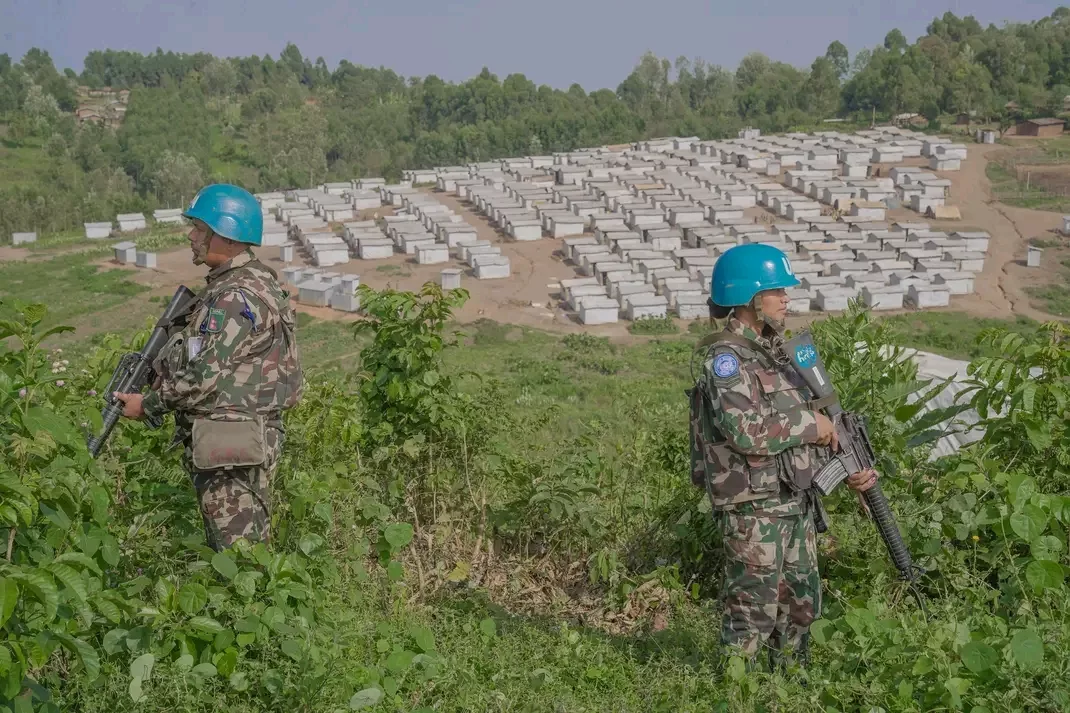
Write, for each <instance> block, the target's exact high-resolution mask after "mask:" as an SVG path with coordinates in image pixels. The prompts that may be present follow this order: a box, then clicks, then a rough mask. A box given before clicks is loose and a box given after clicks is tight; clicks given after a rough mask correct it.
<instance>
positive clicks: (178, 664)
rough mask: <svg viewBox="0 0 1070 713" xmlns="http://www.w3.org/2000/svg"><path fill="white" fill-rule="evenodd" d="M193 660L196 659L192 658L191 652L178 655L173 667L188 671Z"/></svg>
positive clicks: (191, 666)
mask: <svg viewBox="0 0 1070 713" xmlns="http://www.w3.org/2000/svg"><path fill="white" fill-rule="evenodd" d="M195 661H196V659H194V658H193V655H192V654H182V655H181V656H179V657H178V660H177V661H175V668H176V669H178V670H179V671H189V670H190V669H191V668H193V663H194V662H195Z"/></svg>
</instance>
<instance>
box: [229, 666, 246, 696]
mask: <svg viewBox="0 0 1070 713" xmlns="http://www.w3.org/2000/svg"><path fill="white" fill-rule="evenodd" d="M227 681H228V682H229V683H230V687H231V688H233V689H234V690H235V691H239V692H241V691H247V690H249V678H248V676H247V675H246V674H245V673H244V672H242V671H238V672H236V673H232V674H230V678H228V679H227Z"/></svg>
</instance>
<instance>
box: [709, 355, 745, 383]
mask: <svg viewBox="0 0 1070 713" xmlns="http://www.w3.org/2000/svg"><path fill="white" fill-rule="evenodd" d="M738 373H739V359H736V357H735V356H734V355H732V354H718V355H717V356H716V357H714V359H713V375H714V376H716V377H717V378H719V379H727V378H729V377H732V376H735V375H736V374H738Z"/></svg>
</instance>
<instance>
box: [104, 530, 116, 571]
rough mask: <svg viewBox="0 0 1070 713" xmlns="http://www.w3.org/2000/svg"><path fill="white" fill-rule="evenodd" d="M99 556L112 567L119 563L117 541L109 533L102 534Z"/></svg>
mask: <svg viewBox="0 0 1070 713" xmlns="http://www.w3.org/2000/svg"><path fill="white" fill-rule="evenodd" d="M100 556H101V557H103V558H104V561H105V562H107V563H108V564H110V565H111V566H112V567H114V566H115V565H117V564H119V542H118V540H116V539H115V538H114V537H112V536H111V535H105V536H104V542H103V543H102V544H101V547H100Z"/></svg>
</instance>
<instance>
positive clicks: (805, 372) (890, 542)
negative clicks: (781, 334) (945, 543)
mask: <svg viewBox="0 0 1070 713" xmlns="http://www.w3.org/2000/svg"><path fill="white" fill-rule="evenodd" d="M784 352H785V353H786V354H787V355H788V359H789V360H790V361H791V365H792V366H793V367H794V368H795V370H796V371H797V372H798V373H799V375H800V376H801V377H802V378H803V380H804V381H805V382H806V385H807V386H809V387H810V390H811V391H812V392H813V393H814V396H815V397H816V398H817V399H822V400H824V401H825V402H826V403H828V405H827V406H826V407H825V411H826V412H827V414H828V417H829V418H830V419H831V420H832V423H833V426H834V427H835V428H836V436H837V438H838V439H839V444H840V450H839V452H838V453H835V454H833V457H832V460H830V461H829V462H828V463H827V464H826V465H825V466H824V467H823V468H822V469H821V470H820V471H819V472H818V473H817V475H815V476H814V481H813V485H814V487H815V488H817V490H818V492H820V493H821V495H828V494H829V493H831V492H832V491H833V490H835V489H836V486H838V485H839V484H840V483H842V482H843V481H844V480H846V479H847V477H848V476H850V475H853V474H854V473H858V472H859V471H863V470H865V469H867V468H872V467H874V466H875V465H876V462H877V458H876V456H875V455H874V453H873V445H872V444H871V443H870V440H869V431H868V430H867V428H866V422H865V420H863V418H862V417H861V416H860V415H859V414H856V413H852V412H850V411H844V410H843V407H842V406H841V405H840V401H839V398H838V397H837V396H836V390H835V389H834V388H833V386H832V383H831V382H830V381H829V378H828V374H826V373H825V365H824V364H823V363H822V362H821V355H820V354H818V353H817V347H816V346H814V340H813V339H812V337H811V336H810V333H809V332H807V331H804V332H802V333H801V334H799V335H798V336H795V337H792V338H791V339H789V340H787V341H786V342H784ZM862 497H863V498H864V499H865V501H866V504H867V505H868V506H869V511H870V514H871V515H872V516H873V521H874V522H875V523H876V524H877V531H878V532H879V533H880V536H881V539H882V540H884V545H885V547H887V548H888V554H889V555H890V556H891V558H892V562H894V563H895V567H896V569H898V570H899V575H900V577H901V578H902V579H903V580H905V581H906V582H909V583H910V584H911V585H912V586H911V589H912V591H913V593H914V595H915V597H917V598H918V602H919V603H920V602H921V597H920V595H919V594H918V592H917V589H916V588H915V587H914V586H913V585H914V584H915V582H917V580H918V577H919V576H920V575H921V574H922V569H921V568H920V567H918V566H917V565H915V564H914V563H913V561H912V560H911V557H910V551H909V550H907V546H906V543H905V542H903V537H902V535H901V534H900V533H899V525H898V524H897V523H896V521H895V515H893V514H892V510H891V508H889V507H888V499H887V498H886V497H884V492H883V491H882V490H881V486H880V483H874V484H873V485H872V486H871V487H870V488H869V489H868V490H866V492H864V493H862ZM819 510H820V508H819ZM819 527H820V526H819ZM825 529H827V525H826V526H825Z"/></svg>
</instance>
